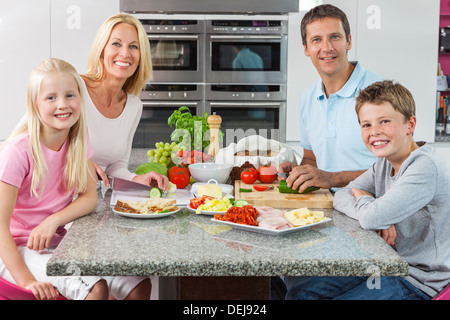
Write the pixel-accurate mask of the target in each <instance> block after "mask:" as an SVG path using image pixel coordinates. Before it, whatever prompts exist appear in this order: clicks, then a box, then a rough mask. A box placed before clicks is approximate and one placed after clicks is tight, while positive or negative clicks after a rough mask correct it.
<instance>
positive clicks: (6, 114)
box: [0, 0, 50, 140]
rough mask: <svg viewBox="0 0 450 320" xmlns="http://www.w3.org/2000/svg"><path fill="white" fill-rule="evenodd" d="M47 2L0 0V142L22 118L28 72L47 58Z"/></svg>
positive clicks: (48, 42) (48, 48) (47, 0)
mask: <svg viewBox="0 0 450 320" xmlns="http://www.w3.org/2000/svg"><path fill="white" fill-rule="evenodd" d="M49 1H50V0H20V1H11V0H0V43H1V47H2V49H1V50H0V115H1V116H0V140H5V139H6V138H8V136H9V135H10V133H11V131H12V130H13V128H14V127H15V125H16V124H17V123H18V122H19V120H20V119H21V118H22V116H23V115H24V114H25V111H26V107H25V103H26V87H27V83H28V77H29V75H30V73H31V70H32V69H33V68H34V67H35V66H36V65H37V64H39V63H40V62H41V61H42V60H44V59H46V58H48V57H49V56H50V14H49V6H50V3H49Z"/></svg>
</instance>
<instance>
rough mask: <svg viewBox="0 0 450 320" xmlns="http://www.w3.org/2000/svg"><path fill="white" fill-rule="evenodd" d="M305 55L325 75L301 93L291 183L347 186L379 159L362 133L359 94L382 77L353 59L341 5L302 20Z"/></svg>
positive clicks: (289, 168)
mask: <svg viewBox="0 0 450 320" xmlns="http://www.w3.org/2000/svg"><path fill="white" fill-rule="evenodd" d="M301 36H302V42H303V47H304V50H305V55H306V56H307V57H310V59H311V62H312V63H313V65H314V67H315V68H316V69H317V72H318V73H319V75H320V78H321V80H319V81H318V82H317V83H316V84H315V85H313V86H311V87H310V88H308V89H307V90H306V91H305V92H304V93H303V94H302V96H301V98H300V140H301V141H300V143H301V146H302V147H303V159H302V162H301V164H300V165H297V164H296V163H292V162H285V163H283V164H281V165H280V166H279V168H278V171H280V172H289V173H290V175H289V177H288V178H287V179H286V182H287V184H288V186H290V187H292V188H294V189H297V188H298V187H299V186H300V188H299V191H300V192H302V191H303V190H304V189H306V188H307V187H310V186H316V187H321V188H324V189H330V188H338V187H343V186H346V185H347V184H348V183H349V182H350V181H352V180H354V179H355V178H356V177H358V176H359V175H361V174H362V173H363V172H364V171H366V170H367V169H368V168H369V167H370V166H371V165H372V164H373V163H374V162H375V157H374V156H373V154H371V153H370V152H369V151H368V150H367V148H366V147H365V146H364V143H363V141H362V139H361V132H360V128H359V124H358V119H357V116H356V113H355V97H356V95H357V94H358V91H359V90H361V89H364V88H365V87H367V86H368V85H370V84H371V83H373V82H375V81H379V80H382V78H381V77H379V76H377V75H375V74H374V73H372V72H370V71H367V70H365V69H364V68H363V67H362V66H361V64H360V63H358V62H350V61H349V60H348V56H347V52H348V51H349V50H350V49H351V47H352V38H351V35H350V25H349V22H348V20H347V17H346V15H345V13H344V12H343V11H341V10H340V9H339V8H337V7H335V6H332V5H329V4H325V5H320V6H317V7H315V8H313V9H311V10H310V11H309V12H307V13H306V14H305V16H304V17H303V20H302V22H301Z"/></svg>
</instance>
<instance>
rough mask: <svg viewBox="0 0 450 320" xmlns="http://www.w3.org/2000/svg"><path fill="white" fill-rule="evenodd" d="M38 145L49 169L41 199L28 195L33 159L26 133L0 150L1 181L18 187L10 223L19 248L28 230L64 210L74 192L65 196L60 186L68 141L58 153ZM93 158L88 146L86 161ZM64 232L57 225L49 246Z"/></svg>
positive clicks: (56, 243) (53, 244)
mask: <svg viewBox="0 0 450 320" xmlns="http://www.w3.org/2000/svg"><path fill="white" fill-rule="evenodd" d="M41 146H42V150H43V153H44V157H45V159H46V163H47V166H48V175H47V178H46V179H47V180H46V181H45V184H42V183H41V186H42V185H45V189H44V191H43V192H42V194H41V197H40V198H36V197H35V196H33V195H32V194H31V193H30V188H31V179H32V175H33V158H32V156H31V151H30V147H29V144H28V134H22V135H19V136H17V137H15V138H14V139H12V140H10V141H9V142H8V143H7V144H6V145H5V146H4V147H3V149H2V150H1V151H0V180H1V181H3V182H5V183H8V184H10V185H13V186H15V187H17V188H19V191H18V195H17V201H16V206H15V208H14V212H13V215H12V217H11V224H10V230H11V234H12V236H13V238H14V241H15V242H16V245H18V246H21V245H26V244H27V241H28V237H29V235H30V233H31V230H33V228H35V227H36V226H38V225H39V224H40V223H41V222H42V221H43V220H44V219H45V218H47V217H48V216H49V215H51V214H53V213H55V212H58V211H60V210H62V209H63V208H65V207H67V206H68V205H69V204H70V203H71V202H72V201H73V196H74V192H73V190H72V191H71V192H68V193H67V194H66V190H65V188H64V185H63V175H64V161H65V157H66V153H67V150H68V147H69V142H68V140H66V141H65V142H64V144H63V146H62V147H61V149H60V150H59V151H53V150H50V149H48V148H46V147H45V146H43V145H41ZM92 155H93V150H92V148H91V147H90V144H89V143H88V157H87V158H88V159H89V158H91V157H92ZM38 191H39V188H38ZM65 233H66V229H65V228H64V226H60V227H59V228H58V229H57V231H56V233H55V236H54V237H53V239H52V241H51V246H56V245H58V244H59V242H60V241H61V239H62V237H63V236H64V234H65Z"/></svg>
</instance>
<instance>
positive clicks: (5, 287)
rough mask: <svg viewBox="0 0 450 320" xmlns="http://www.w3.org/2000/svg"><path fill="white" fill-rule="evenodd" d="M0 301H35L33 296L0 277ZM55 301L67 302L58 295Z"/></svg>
mask: <svg viewBox="0 0 450 320" xmlns="http://www.w3.org/2000/svg"><path fill="white" fill-rule="evenodd" d="M0 300H36V297H35V296H34V294H33V293H32V292H31V291H30V290H27V289H24V288H22V287H19V286H18V285H15V284H14V283H11V282H9V281H7V280H5V279H3V278H2V277H0ZM57 300H67V299H66V298H65V297H63V296H62V295H59V297H58V299H57Z"/></svg>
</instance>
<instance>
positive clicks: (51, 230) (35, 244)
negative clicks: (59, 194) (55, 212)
mask: <svg viewBox="0 0 450 320" xmlns="http://www.w3.org/2000/svg"><path fill="white" fill-rule="evenodd" d="M56 229H58V226H57V225H56V224H54V223H53V222H52V221H51V219H48V218H47V219H45V220H44V221H42V222H41V223H40V224H39V225H38V226H37V227H36V228H34V229H33V230H31V233H30V236H29V237H28V242H27V247H28V248H29V249H31V250H35V251H39V250H44V249H45V248H49V247H50V241H51V240H52V238H53V236H54V235H55V232H56Z"/></svg>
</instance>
